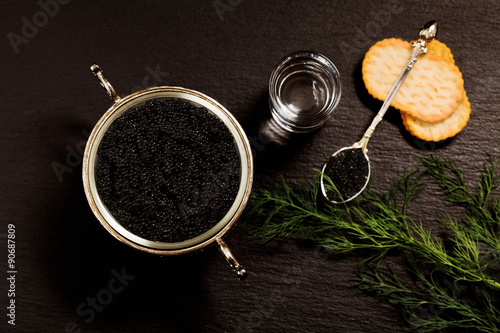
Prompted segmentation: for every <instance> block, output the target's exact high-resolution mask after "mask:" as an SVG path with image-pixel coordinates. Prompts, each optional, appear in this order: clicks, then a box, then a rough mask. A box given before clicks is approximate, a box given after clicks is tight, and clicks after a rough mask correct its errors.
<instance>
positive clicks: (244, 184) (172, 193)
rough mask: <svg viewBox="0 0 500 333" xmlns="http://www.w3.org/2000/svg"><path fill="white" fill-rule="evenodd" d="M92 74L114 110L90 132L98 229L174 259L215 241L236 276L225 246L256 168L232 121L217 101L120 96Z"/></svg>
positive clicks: (197, 96)
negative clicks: (225, 238) (223, 237)
mask: <svg viewBox="0 0 500 333" xmlns="http://www.w3.org/2000/svg"><path fill="white" fill-rule="evenodd" d="M91 70H92V72H93V73H94V75H95V76H96V77H97V79H98V80H99V82H100V84H101V85H102V86H103V87H104V89H105V90H106V92H107V93H108V95H109V97H110V98H111V99H112V100H113V102H114V104H113V105H112V106H111V107H110V108H109V109H108V111H107V112H106V113H105V114H104V115H103V116H102V117H101V119H100V120H99V121H98V123H97V124H96V125H95V127H94V129H93V131H92V133H91V134H90V137H89V140H88V142H87V146H86V148H85V154H84V159H83V184H84V188H85V194H86V196H87V200H88V202H89V205H90V207H91V209H92V211H93V212H94V214H95V216H96V217H97V219H98V220H99V221H100V223H101V224H102V226H103V227H104V228H105V229H106V230H107V231H108V232H109V233H111V234H112V235H113V236H114V237H115V238H117V239H118V240H120V241H121V242H123V243H125V244H127V245H129V246H131V247H133V248H136V249H139V250H142V251H146V252H149V253H154V254H159V255H178V254H183V253H188V252H193V251H198V250H203V249H205V248H206V247H207V246H209V245H212V244H215V245H216V246H217V247H218V248H219V249H220V251H221V252H222V254H223V255H224V257H225V258H226V260H227V261H228V263H229V264H230V265H231V267H232V268H233V270H234V271H235V272H236V273H237V274H238V276H239V277H240V279H244V278H245V277H246V275H247V273H246V271H245V269H244V268H243V267H242V266H241V265H240V264H239V263H238V262H237V261H236V259H235V258H234V256H233V255H232V253H231V251H230V250H229V248H228V247H227V245H226V243H225V242H224V241H223V239H222V236H224V235H225V234H226V233H227V232H228V231H229V230H230V229H231V227H233V226H234V224H235V223H236V221H237V220H238V218H239V216H240V215H241V213H242V211H243V209H244V208H245V206H246V203H247V201H248V198H249V196H250V192H251V188H252V182H253V161H252V154H251V149H250V145H249V143H248V139H247V137H246V135H245V133H244V131H243V129H242V128H241V126H240V125H239V124H238V122H237V121H236V119H235V118H234V117H233V116H232V115H231V114H230V113H229V112H228V111H227V110H226V109H225V108H224V107H223V106H222V105H221V104H219V103H218V102H217V101H215V100H214V99H212V98H210V97H208V96H206V95H204V94H202V93H200V92H197V91H194V90H189V89H185V88H181V87H171V86H163V87H154V88H148V89H144V90H141V91H138V92H135V93H133V94H131V95H129V96H126V97H124V98H121V97H120V96H119V95H118V94H117V93H116V91H115V90H114V88H113V86H112V85H111V84H110V83H109V81H108V80H107V79H106V77H105V76H104V75H103V72H102V70H101V69H100V67H99V66H98V65H92V66H91Z"/></svg>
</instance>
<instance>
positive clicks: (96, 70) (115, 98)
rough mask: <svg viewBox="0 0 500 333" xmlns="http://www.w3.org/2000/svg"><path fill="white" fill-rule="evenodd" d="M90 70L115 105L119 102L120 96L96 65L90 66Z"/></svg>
mask: <svg viewBox="0 0 500 333" xmlns="http://www.w3.org/2000/svg"><path fill="white" fill-rule="evenodd" d="M90 70H91V71H92V73H94V75H95V77H96V78H97V79H98V80H99V83H100V84H101V86H102V87H103V88H104V89H105V90H106V92H107V93H108V96H109V97H110V98H111V99H112V100H113V101H114V102H115V103H116V102H119V101H120V99H121V98H120V96H118V94H117V93H116V91H115V88H113V86H112V85H111V83H109V81H108V79H106V77H105V76H104V74H103V72H102V69H101V67H99V65H97V64H93V65H92V66H90Z"/></svg>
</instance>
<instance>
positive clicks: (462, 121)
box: [401, 91, 471, 142]
mask: <svg viewBox="0 0 500 333" xmlns="http://www.w3.org/2000/svg"><path fill="white" fill-rule="evenodd" d="M470 113H471V107H470V102H469V99H468V98H467V94H466V93H465V91H464V93H463V98H462V101H461V102H460V104H459V105H458V107H457V109H456V110H455V112H453V114H452V115H451V116H450V117H448V118H446V119H444V120H442V121H438V122H434V123H429V122H425V121H421V120H418V119H416V118H414V117H412V116H411V115H409V114H407V113H404V112H401V118H402V119H403V124H404V126H405V128H406V130H407V131H408V132H410V133H411V135H413V136H415V137H417V138H419V139H422V140H425V141H435V142H437V141H441V140H445V139H448V138H451V137H453V136H455V135H457V134H458V133H459V132H460V131H461V130H462V129H463V128H464V127H465V126H466V125H467V122H468V121H469V118H470Z"/></svg>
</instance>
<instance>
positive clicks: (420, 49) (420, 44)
mask: <svg viewBox="0 0 500 333" xmlns="http://www.w3.org/2000/svg"><path fill="white" fill-rule="evenodd" d="M429 29H430V30H432V31H433V34H431V35H430V36H429V35H428V34H425V33H424V32H426V31H428V30H429ZM436 30H437V23H436V22H435V21H431V22H429V23H427V24H426V25H425V26H424V28H423V29H422V30H421V31H420V39H419V40H417V41H415V42H413V43H412V47H413V51H412V54H411V56H410V59H408V61H407V62H406V66H405V67H404V68H403V70H402V71H401V73H400V74H399V76H398V78H397V80H396V82H395V83H394V85H393V86H392V88H391V90H390V91H389V94H388V95H387V97H386V98H385V101H384V104H382V107H381V108H380V110H379V112H378V113H377V115H376V116H375V118H374V119H373V121H372V123H371V124H370V127H368V129H367V130H366V132H365V134H364V135H363V138H362V139H361V140H359V141H358V142H356V143H355V144H354V145H353V147H356V148H360V147H361V148H363V153H365V154H366V153H367V152H368V149H367V145H368V140H370V138H371V136H372V134H373V132H374V131H375V128H376V127H377V125H378V123H380V122H381V121H382V119H383V118H384V115H385V113H386V111H387V109H388V108H389V106H390V105H391V102H392V100H393V99H394V97H395V96H396V93H397V92H398V90H399V88H400V87H401V85H402V84H403V81H404V80H405V79H406V77H407V76H408V73H410V71H411V69H412V68H413V65H415V62H416V61H417V59H418V57H419V56H420V55H421V54H422V53H424V54H425V53H427V46H426V43H427V42H430V41H432V40H433V39H434V37H435V34H436Z"/></svg>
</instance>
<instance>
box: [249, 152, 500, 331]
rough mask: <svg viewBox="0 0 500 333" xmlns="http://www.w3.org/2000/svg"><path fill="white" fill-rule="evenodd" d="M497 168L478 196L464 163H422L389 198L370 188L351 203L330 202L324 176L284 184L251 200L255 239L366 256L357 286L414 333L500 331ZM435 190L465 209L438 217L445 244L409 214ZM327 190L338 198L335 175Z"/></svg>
mask: <svg viewBox="0 0 500 333" xmlns="http://www.w3.org/2000/svg"><path fill="white" fill-rule="evenodd" d="M498 166H499V161H498V160H495V159H493V158H492V157H491V156H488V161H487V162H486V163H485V166H484V170H483V172H482V174H481V176H480V180H479V182H478V186H477V189H475V190H470V189H468V188H467V186H466V182H465V178H464V176H463V174H462V172H461V171H460V170H459V168H458V167H457V166H456V164H454V163H452V162H449V161H444V160H442V159H441V158H439V157H438V156H435V155H433V156H423V157H422V158H421V161H420V163H419V164H417V165H416V166H414V167H412V168H407V169H405V170H404V172H403V174H402V175H401V176H400V177H398V179H397V180H396V181H395V182H393V183H392V185H391V186H390V187H389V189H388V191H387V192H386V193H376V192H374V191H373V190H372V189H371V188H370V187H369V186H368V187H367V188H366V189H365V191H364V193H363V195H362V196H360V197H358V198H356V199H354V200H353V201H352V202H349V203H344V204H332V203H330V202H329V201H327V200H325V199H324V198H323V195H322V190H321V185H320V180H321V171H319V170H315V172H316V177H315V179H314V181H313V183H312V184H305V185H304V186H303V187H301V188H292V187H290V186H289V185H288V184H287V182H286V181H285V180H284V179H283V178H281V179H280V181H279V183H278V184H277V185H276V186H274V187H272V188H270V189H257V190H255V191H254V193H253V194H252V197H251V202H250V205H249V206H250V209H249V210H248V215H249V216H248V217H249V218H250V217H255V218H258V219H259V220H260V221H262V224H261V225H260V226H259V227H258V228H257V229H256V230H255V231H254V232H253V233H252V235H251V238H252V239H255V240H257V241H258V242H260V243H266V242H269V241H271V240H273V239H281V240H288V239H290V238H292V237H300V238H305V239H309V240H311V241H313V242H314V243H316V244H317V245H318V246H320V247H322V248H324V249H326V250H328V251H329V252H330V253H333V254H335V253H342V254H348V253H351V252H357V253H358V254H363V255H364V256H365V258H364V259H363V260H362V261H361V262H360V263H359V266H358V267H359V270H358V272H357V273H356V274H357V275H356V276H357V277H356V279H355V280H354V281H355V283H356V285H357V286H358V287H359V288H360V289H361V290H363V291H366V292H368V293H370V294H373V295H376V296H378V297H381V298H384V299H386V300H387V301H389V302H390V303H391V304H393V305H395V306H397V307H398V308H400V309H401V313H402V315H403V317H404V318H405V319H406V321H407V323H408V328H409V329H412V330H418V331H422V332H431V331H440V330H444V329H458V330H468V329H472V330H477V331H483V332H500V313H499V310H498V305H499V304H498V302H499V301H498V300H497V299H498V297H499V296H500V295H499V293H500V279H499V278H498V277H497V276H495V275H491V273H490V272H494V271H496V272H498V271H499V269H500V237H499V225H500V199H499V195H498V193H496V190H498V188H499V187H500V175H499V169H498ZM430 182H434V183H436V184H437V185H438V186H439V188H440V189H441V190H442V192H443V198H444V199H445V200H447V201H449V202H451V203H452V204H456V205H457V206H461V207H463V208H464V209H465V212H464V214H463V216H462V217H461V218H452V217H450V216H447V215H446V216H440V215H438V216H437V218H436V220H437V221H438V222H439V223H441V224H442V225H443V226H445V227H446V228H447V229H448V231H449V232H450V234H451V235H450V237H449V239H448V243H447V245H446V246H445V243H444V242H443V240H442V239H441V238H439V237H438V236H437V235H436V234H435V233H434V232H433V231H432V230H431V229H429V228H427V227H425V226H423V225H422V223H421V222H416V221H414V220H412V219H411V218H410V217H409V216H408V215H407V208H408V207H409V206H410V205H411V203H412V202H413V201H414V200H415V199H416V198H417V197H419V195H420V194H421V193H422V192H423V191H424V190H425V188H426V185H427V183H430ZM324 186H325V188H326V189H327V190H328V191H332V193H335V191H336V188H335V186H334V184H333V183H332V182H331V180H329V179H328V177H326V178H325V184H324ZM337 192H338V191H337ZM395 250H397V251H396V253H399V254H400V255H401V256H403V258H405V259H406V261H407V262H408V263H409V264H408V267H407V270H406V275H409V276H411V279H409V278H408V276H406V277H404V276H401V274H402V272H400V271H395V270H394V269H392V268H391V266H390V265H388V264H387V263H386V261H387V256H388V254H389V253H392V252H394V251H395ZM403 275H404V274H403ZM460 286H465V288H459V287H460Z"/></svg>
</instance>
